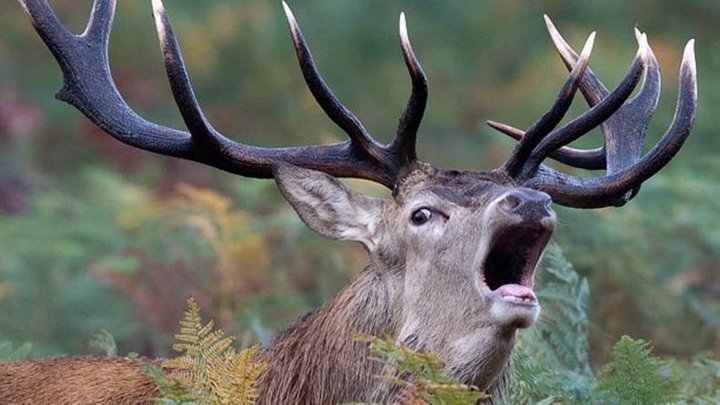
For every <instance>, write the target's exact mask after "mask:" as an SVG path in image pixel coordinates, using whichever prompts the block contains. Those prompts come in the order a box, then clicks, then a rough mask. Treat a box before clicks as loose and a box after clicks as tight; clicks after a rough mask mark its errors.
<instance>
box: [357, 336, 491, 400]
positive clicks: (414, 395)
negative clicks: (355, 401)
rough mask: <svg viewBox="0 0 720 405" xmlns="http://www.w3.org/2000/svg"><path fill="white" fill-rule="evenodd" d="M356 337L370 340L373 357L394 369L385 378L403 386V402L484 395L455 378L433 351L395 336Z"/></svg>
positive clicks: (471, 397)
mask: <svg viewBox="0 0 720 405" xmlns="http://www.w3.org/2000/svg"><path fill="white" fill-rule="evenodd" d="M356 340H358V341H360V342H365V343H368V344H369V346H370V351H371V352H372V354H373V356H374V357H373V359H375V360H377V361H380V362H381V363H383V364H385V365H387V366H389V367H390V368H391V369H393V370H394V371H395V373H394V374H389V375H384V376H383V378H385V379H386V380H388V381H390V382H391V383H392V384H395V385H398V386H400V387H403V394H402V400H401V402H402V403H427V404H430V405H436V404H437V405H440V404H474V403H475V402H477V401H478V400H480V399H483V398H485V394H484V393H482V392H480V390H479V389H478V387H475V386H471V385H464V384H458V383H457V382H455V381H454V380H453V379H452V378H451V377H450V376H448V375H447V374H446V373H445V371H444V370H443V366H442V363H441V362H440V360H439V359H438V358H437V357H436V356H435V355H434V354H432V353H428V352H416V351H413V350H412V349H410V348H409V347H407V346H402V345H398V344H396V343H395V342H394V341H393V339H392V338H386V339H380V338H377V337H374V336H365V335H362V336H357V337H356ZM400 375H402V376H403V377H399V376H400Z"/></svg>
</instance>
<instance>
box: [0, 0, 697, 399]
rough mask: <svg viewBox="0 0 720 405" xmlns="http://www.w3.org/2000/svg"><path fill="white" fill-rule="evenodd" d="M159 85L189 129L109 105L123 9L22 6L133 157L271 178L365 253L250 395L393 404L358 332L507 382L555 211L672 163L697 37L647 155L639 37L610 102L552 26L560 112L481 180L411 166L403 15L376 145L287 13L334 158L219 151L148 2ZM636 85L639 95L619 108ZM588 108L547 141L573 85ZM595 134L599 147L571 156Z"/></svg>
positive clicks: (622, 197)
mask: <svg viewBox="0 0 720 405" xmlns="http://www.w3.org/2000/svg"><path fill="white" fill-rule="evenodd" d="M152 3H153V7H154V16H155V23H156V25H157V31H158V35H159V38H160V45H161V47H162V53H163V57H164V61H165V68H166V70H167V76H168V78H169V81H170V87H171V89H172V94H173V96H174V98H175V101H176V103H177V105H178V107H179V110H180V114H181V115H182V118H183V119H184V122H185V124H186V126H187V128H188V132H185V131H180V130H176V129H172V128H168V127H164V126H162V125H158V124H155V123H152V122H148V121H146V120H145V119H143V118H142V117H140V116H139V115H138V114H137V113H136V112H135V111H133V110H132V109H131V108H130V107H129V106H128V105H127V104H126V102H125V101H124V100H123V98H122V96H121V95H120V94H119V93H118V90H117V88H116V87H115V84H114V82H113V79H112V77H111V75H110V67H109V64H108V51H107V45H108V37H109V34H110V27H111V24H112V20H113V15H114V10H115V5H116V1H115V0H96V1H95V3H94V6H93V9H92V15H91V17H90V20H89V23H88V25H87V28H86V29H85V31H84V32H83V33H82V34H80V35H73V34H72V33H70V32H68V30H67V29H66V28H65V27H64V25H63V24H62V23H61V22H60V21H59V20H58V18H57V17H56V16H55V14H54V13H53V10H52V9H51V7H50V6H49V5H48V4H47V2H46V1H45V0H20V4H22V6H23V8H24V10H25V12H26V13H27V15H28V16H29V17H30V19H31V21H32V23H33V25H34V26H35V29H36V30H37V32H38V33H39V35H40V37H41V38H42V40H43V41H44V42H45V43H46V45H47V46H48V48H49V49H50V51H51V52H52V54H53V55H54V57H55V58H56V59H57V62H58V64H59V65H60V68H61V69H62V72H63V75H64V84H63V86H62V89H61V90H60V91H59V93H58V94H57V97H58V98H59V99H60V100H63V101H66V102H68V103H70V104H72V105H73V106H75V107H76V108H77V109H78V110H80V111H81V112H82V113H83V114H84V115H85V116H87V118H88V119H90V120H91V121H92V122H94V123H95V124H97V125H98V126H100V127H101V128H102V129H103V130H105V131H106V132H107V133H108V134H110V135H111V136H113V137H115V138H116V139H118V140H119V141H121V142H124V143H126V144H128V145H131V146H134V147H138V148H141V149H145V150H148V151H152V152H156V153H160V154H163V155H169V156H175V157H178V158H183V159H188V160H194V161H196V162H201V163H205V164H207V165H209V166H213V167H216V168H219V169H222V170H226V171H228V172H231V173H236V174H239V175H241V176H248V177H259V178H270V177H272V178H274V179H275V181H276V182H277V184H278V187H279V188H280V190H281V191H282V194H283V195H284V196H285V198H286V199H287V200H288V202H289V203H290V204H291V205H292V206H293V207H294V208H295V210H296V211H297V213H298V215H299V216H300V218H302V220H303V221H304V222H305V223H306V224H307V226H309V227H310V228H311V229H313V230H314V231H316V232H318V233H320V234H322V235H324V236H326V237H328V238H331V239H341V240H353V241H358V242H360V243H362V244H363V245H364V246H365V248H366V249H367V251H368V253H369V256H370V263H369V264H368V266H367V267H366V268H365V270H363V271H362V272H361V273H360V274H359V275H358V276H357V277H356V278H355V279H354V280H353V281H352V282H351V283H350V285H348V286H347V287H346V288H345V289H343V290H342V291H341V292H340V293H338V294H337V295H336V296H335V297H334V298H332V299H331V300H330V301H328V302H327V303H326V304H325V305H324V306H323V307H322V308H320V309H318V310H317V311H315V312H314V313H312V314H310V315H308V316H306V317H304V318H303V319H301V320H299V321H298V322H297V323H296V324H295V325H294V327H293V328H292V329H291V330H289V331H288V332H287V333H285V334H284V335H283V336H282V337H281V338H279V339H278V341H277V342H275V344H273V345H272V346H271V347H269V348H268V349H267V350H265V351H264V352H263V353H262V355H261V357H262V360H264V361H265V362H266V363H267V367H266V368H265V370H264V371H263V373H262V375H261V376H260V377H259V379H258V381H257V383H256V386H257V388H258V390H259V395H260V396H259V402H261V403H264V404H299V403H315V404H329V403H340V402H349V401H378V402H380V401H382V402H385V401H393V399H395V398H397V395H399V393H397V392H396V390H394V389H393V387H392V386H390V385H389V384H386V383H384V382H383V380H382V379H378V378H377V377H376V376H377V375H378V374H380V373H382V371H383V370H382V368H381V366H380V365H378V364H377V363H376V362H373V361H372V360H370V359H368V350H367V347H366V346H365V345H364V344H362V343H358V342H355V341H354V339H353V336H354V334H355V333H363V334H368V335H376V336H391V337H393V338H394V339H395V340H396V341H398V342H401V343H405V344H407V345H409V346H411V347H413V348H416V349H422V350H427V351H431V352H434V353H436V354H437V355H438V356H439V358H440V359H441V360H442V361H443V363H444V367H445V368H446V370H447V372H448V373H449V374H450V375H452V376H453V377H455V378H456V379H457V380H458V381H460V382H463V383H467V384H475V385H477V386H478V387H480V388H481V389H482V390H487V391H489V392H493V390H497V389H498V388H499V387H501V386H502V383H503V381H504V376H505V375H506V372H507V370H508V368H509V366H508V364H509V359H510V355H511V352H512V348H513V345H514V340H515V334H516V330H517V329H518V328H526V327H528V326H530V325H531V324H532V323H533V322H534V321H535V319H536V318H537V316H538V312H539V311H540V306H539V304H538V301H537V299H536V297H535V294H534V293H533V290H532V286H533V272H534V270H535V267H536V264H537V263H538V260H539V258H540V256H541V254H542V252H543V250H544V248H545V246H546V244H547V242H548V240H549V238H550V235H551V233H552V232H553V228H554V224H555V213H554V212H553V210H552V208H551V207H550V204H551V202H555V203H558V204H561V205H565V206H569V207H577V208H596V207H605V206H611V205H614V206H620V205H623V204H624V203H626V202H627V201H629V200H630V199H631V198H633V197H634V196H635V194H636V193H637V191H638V189H639V187H640V185H641V184H642V183H643V182H644V181H645V180H647V179H648V178H650V177H651V176H653V175H654V174H655V173H657V172H658V170H660V169H661V168H662V167H663V166H664V165H665V164H667V163H668V162H669V161H670V159H672V157H673V156H675V154H676V153H677V152H678V150H679V149H680V147H681V146H682V144H683V142H684V141H685V139H686V138H687V136H688V134H689V132H690V129H691V127H692V124H693V120H694V117H695V111H696V104H697V101H696V100H697V95H696V92H697V85H696V71H695V60H694V51H693V41H690V42H689V43H688V44H687V46H686V48H685V53H684V56H683V60H682V64H681V67H680V90H679V96H678V102H677V108H676V111H675V115H674V118H673V120H672V123H671V124H670V126H669V128H668V129H667V131H666V133H665V134H664V135H663V136H662V138H661V139H660V140H659V141H658V143H657V144H656V145H655V146H653V147H652V149H650V150H649V151H648V152H647V153H645V154H644V155H643V153H642V146H643V138H644V136H645V130H646V128H647V125H648V121H649V120H650V117H651V115H652V113H653V111H654V109H655V106H656V104H657V101H658V97H659V91H660V77H659V69H658V65H657V61H656V59H655V56H654V55H653V52H652V50H651V49H650V47H649V46H648V43H647V39H646V36H645V34H642V33H640V32H639V31H636V33H635V34H636V37H637V41H638V52H637V55H636V56H635V58H634V60H633V62H632V65H631V67H630V69H629V71H628V72H627V74H626V75H625V76H624V78H623V79H622V81H621V82H620V84H619V85H618V87H617V88H615V89H614V90H612V91H608V90H607V89H606V87H605V86H604V85H603V84H602V83H601V82H600V81H599V80H598V79H597V78H596V76H595V75H594V74H593V73H592V71H591V70H590V69H589V68H588V67H587V64H588V58H589V56H590V50H591V47H592V44H593V38H594V35H590V37H589V38H588V40H587V43H586V44H585V47H584V48H583V50H582V52H581V53H580V55H579V56H578V55H577V54H576V53H575V52H574V51H573V50H572V48H570V46H569V45H567V43H566V42H565V41H564V40H563V38H562V37H561V36H560V34H559V33H558V32H557V31H556V29H555V28H554V26H553V25H552V23H551V22H550V20H549V19H546V23H547V26H548V29H549V31H550V35H551V37H552V40H553V41H554V43H555V46H556V47H557V49H558V51H559V53H560V56H561V58H562V60H563V61H564V63H565V65H566V66H567V68H568V70H569V71H570V74H569V76H568V78H567V80H566V81H565V83H564V85H563V86H562V89H561V90H560V92H559V94H558V96H557V99H556V100H555V101H554V103H553V104H552V106H551V107H550V108H549V109H548V110H547V112H546V113H545V114H544V115H542V117H540V118H539V119H538V120H537V121H536V122H535V123H533V124H532V126H530V128H529V129H528V130H527V131H520V130H517V129H515V128H513V127H510V126H507V125H503V124H499V123H493V122H491V123H490V125H491V126H493V127H495V128H497V129H499V130H500V131H501V132H503V133H505V134H508V135H510V136H513V137H515V138H516V139H518V140H519V142H518V144H517V145H516V147H515V149H514V150H513V151H512V154H511V155H510V157H509V158H508V159H507V160H506V161H505V163H504V164H503V165H502V166H501V167H500V168H498V169H495V170H492V171H489V172H474V171H456V170H444V169H440V168H438V167H435V166H432V165H429V164H426V163H422V162H420V161H419V160H418V159H417V156H416V152H415V141H416V135H417V131H418V127H419V125H420V120H421V118H422V116H423V112H424V110H425V105H426V99H427V82H426V78H425V74H424V73H423V70H422V68H421V67H420V64H419V63H418V61H417V59H416V58H415V55H414V53H413V50H412V48H411V46H410V42H409V40H408V34H407V31H406V27H405V20H404V17H403V15H401V16H400V45H401V49H402V54H403V57H404V60H405V64H406V65H407V68H408V71H409V73H410V78H411V81H412V91H411V94H410V98H409V101H408V103H407V107H406V109H405V111H404V113H403V115H402V118H401V119H400V123H399V126H398V129H397V134H396V137H395V139H394V140H393V141H392V142H391V143H389V144H387V145H383V144H381V143H379V142H378V141H376V140H375V139H374V138H372V137H371V136H370V134H369V133H368V131H367V130H366V129H365V128H364V127H363V125H362V124H361V123H360V121H359V120H358V119H357V118H356V117H355V115H353V113H352V112H351V111H350V110H348V109H347V108H346V107H345V106H343V105H342V104H341V103H340V101H339V100H338V99H337V98H336V97H335V95H333V93H332V92H331V90H330V89H329V88H328V86H327V85H326V83H325V82H324V81H323V79H322V77H321V76H320V74H319V73H318V70H317V68H316V66H315V64H314V62H313V59H312V56H311V55H310V51H309V50H308V47H307V45H306V44H305V40H304V38H303V35H302V33H301V32H300V28H299V27H298V25H297V23H296V21H295V18H294V17H293V15H292V13H291V12H290V10H289V8H288V7H287V5H286V4H284V3H283V6H284V8H285V13H286V15H287V20H288V24H289V27H290V32H291V34H292V40H293V43H294V45H295V50H296V52H297V57H298V59H299V63H300V68H301V70H302V74H303V76H304V78H305V81H306V83H307V85H308V87H309V88H310V91H311V92H312V94H313V96H314V97H315V99H316V100H317V102H318V104H319V105H320V107H321V108H322V109H323V110H324V111H325V113H326V114H327V115H328V116H329V117H330V119H332V120H333V122H335V124H337V125H338V126H339V127H340V128H341V129H342V130H343V131H345V132H346V133H347V134H348V136H349V138H350V139H349V140H348V141H345V142H342V143H338V144H332V145H318V146H300V147H286V148H263V147H257V146H251V145H247V144H242V143H239V142H236V141H233V140H231V139H229V138H226V137H225V136H224V135H222V134H220V133H219V132H218V131H217V130H215V129H214V128H213V127H212V125H211V124H210V123H209V122H208V120H207V119H206V117H205V115H204V114H203V112H202V111H201V109H200V106H199V105H198V102H197V100H196V99H195V96H194V94H193V90H192V88H191V86H190V82H189V79H188V75H187V72H186V69H185V65H184V63H183V59H182V57H181V54H180V50H179V48H178V43H177V41H176V38H175V35H174V34H173V31H172V28H171V26H170V22H169V20H168V16H167V14H166V12H165V9H164V8H163V5H162V3H161V1H160V0H153V2H152ZM641 78H642V81H643V83H642V86H641V89H640V90H639V92H638V94H637V95H636V96H635V97H634V98H632V99H629V97H630V95H631V93H632V91H633V89H634V88H635V86H636V85H637V83H638V82H640V80H641ZM578 88H579V89H580V91H581V92H582V93H583V95H584V97H585V99H586V100H587V102H588V104H589V105H590V109H589V110H588V111H587V112H585V113H583V114H581V115H580V116H578V117H577V118H575V119H573V120H571V121H570V122H568V123H567V124H565V125H562V126H560V127H559V128H556V126H557V125H558V124H559V122H560V120H561V119H562V117H563V115H564V114H565V113H566V111H567V110H568V108H569V107H570V104H571V100H572V99H573V96H574V95H575V92H576V90H577V89H578ZM597 126H601V128H602V133H603V135H604V138H605V142H604V147H602V148H599V149H592V150H579V149H574V148H570V147H568V146H565V145H567V144H568V143H570V142H572V141H574V140H575V139H578V138H579V137H580V136H582V135H583V134H585V133H587V132H588V131H590V130H591V129H593V128H595V127H597ZM548 156H549V157H551V158H554V159H556V160H559V161H561V162H563V163H565V164H567V165H570V166H574V167H577V168H584V169H591V170H598V169H605V170H606V174H605V175H604V176H601V177H590V178H581V177H576V176H573V175H569V174H565V173H562V172H560V171H558V170H555V169H552V168H550V167H548V166H546V165H544V164H543V163H542V162H543V160H544V159H545V158H546V157H548ZM336 177H354V178H361V179H367V180H371V181H374V182H377V183H380V184H382V185H384V186H386V187H387V188H389V189H391V190H392V198H391V199H389V200H381V199H376V198H370V197H367V196H364V195H361V194H358V193H356V192H354V191H352V190H350V189H349V188H347V187H346V186H345V185H343V184H342V183H340V182H339V181H338V180H336ZM154 395H156V392H155V390H154V387H153V385H152V384H151V383H150V382H149V380H148V379H147V378H145V377H144V376H143V374H142V372H141V371H139V366H138V365H137V364H136V363H134V362H130V361H125V360H122V359H99V358H87V357H81V358H66V359H53V360H41V361H31V362H21V363H10V364H4V365H2V366H0V402H2V403H14V402H28V403H60V402H62V403H98V402H115V401H117V402H123V401H125V402H127V403H137V402H143V401H148V400H149V399H150V398H152V397H153V396H154Z"/></svg>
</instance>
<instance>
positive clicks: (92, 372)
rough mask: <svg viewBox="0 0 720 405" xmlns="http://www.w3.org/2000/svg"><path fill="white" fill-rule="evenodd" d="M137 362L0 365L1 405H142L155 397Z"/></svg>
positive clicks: (74, 359)
mask: <svg viewBox="0 0 720 405" xmlns="http://www.w3.org/2000/svg"><path fill="white" fill-rule="evenodd" d="M142 364H143V363H141V362H140V360H130V359H125V358H118V357H93V356H82V357H59V358H53V359H45V360H38V361H26V362H16V363H0V404H28V405H30V404H32V405H39V404H57V405H64V404H68V405H70V404H144V403H151V401H152V398H155V397H157V396H158V392H157V389H156V387H155V384H154V383H153V382H152V381H151V380H150V379H149V378H148V377H147V376H146V375H145V374H144V372H143V370H142Z"/></svg>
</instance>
